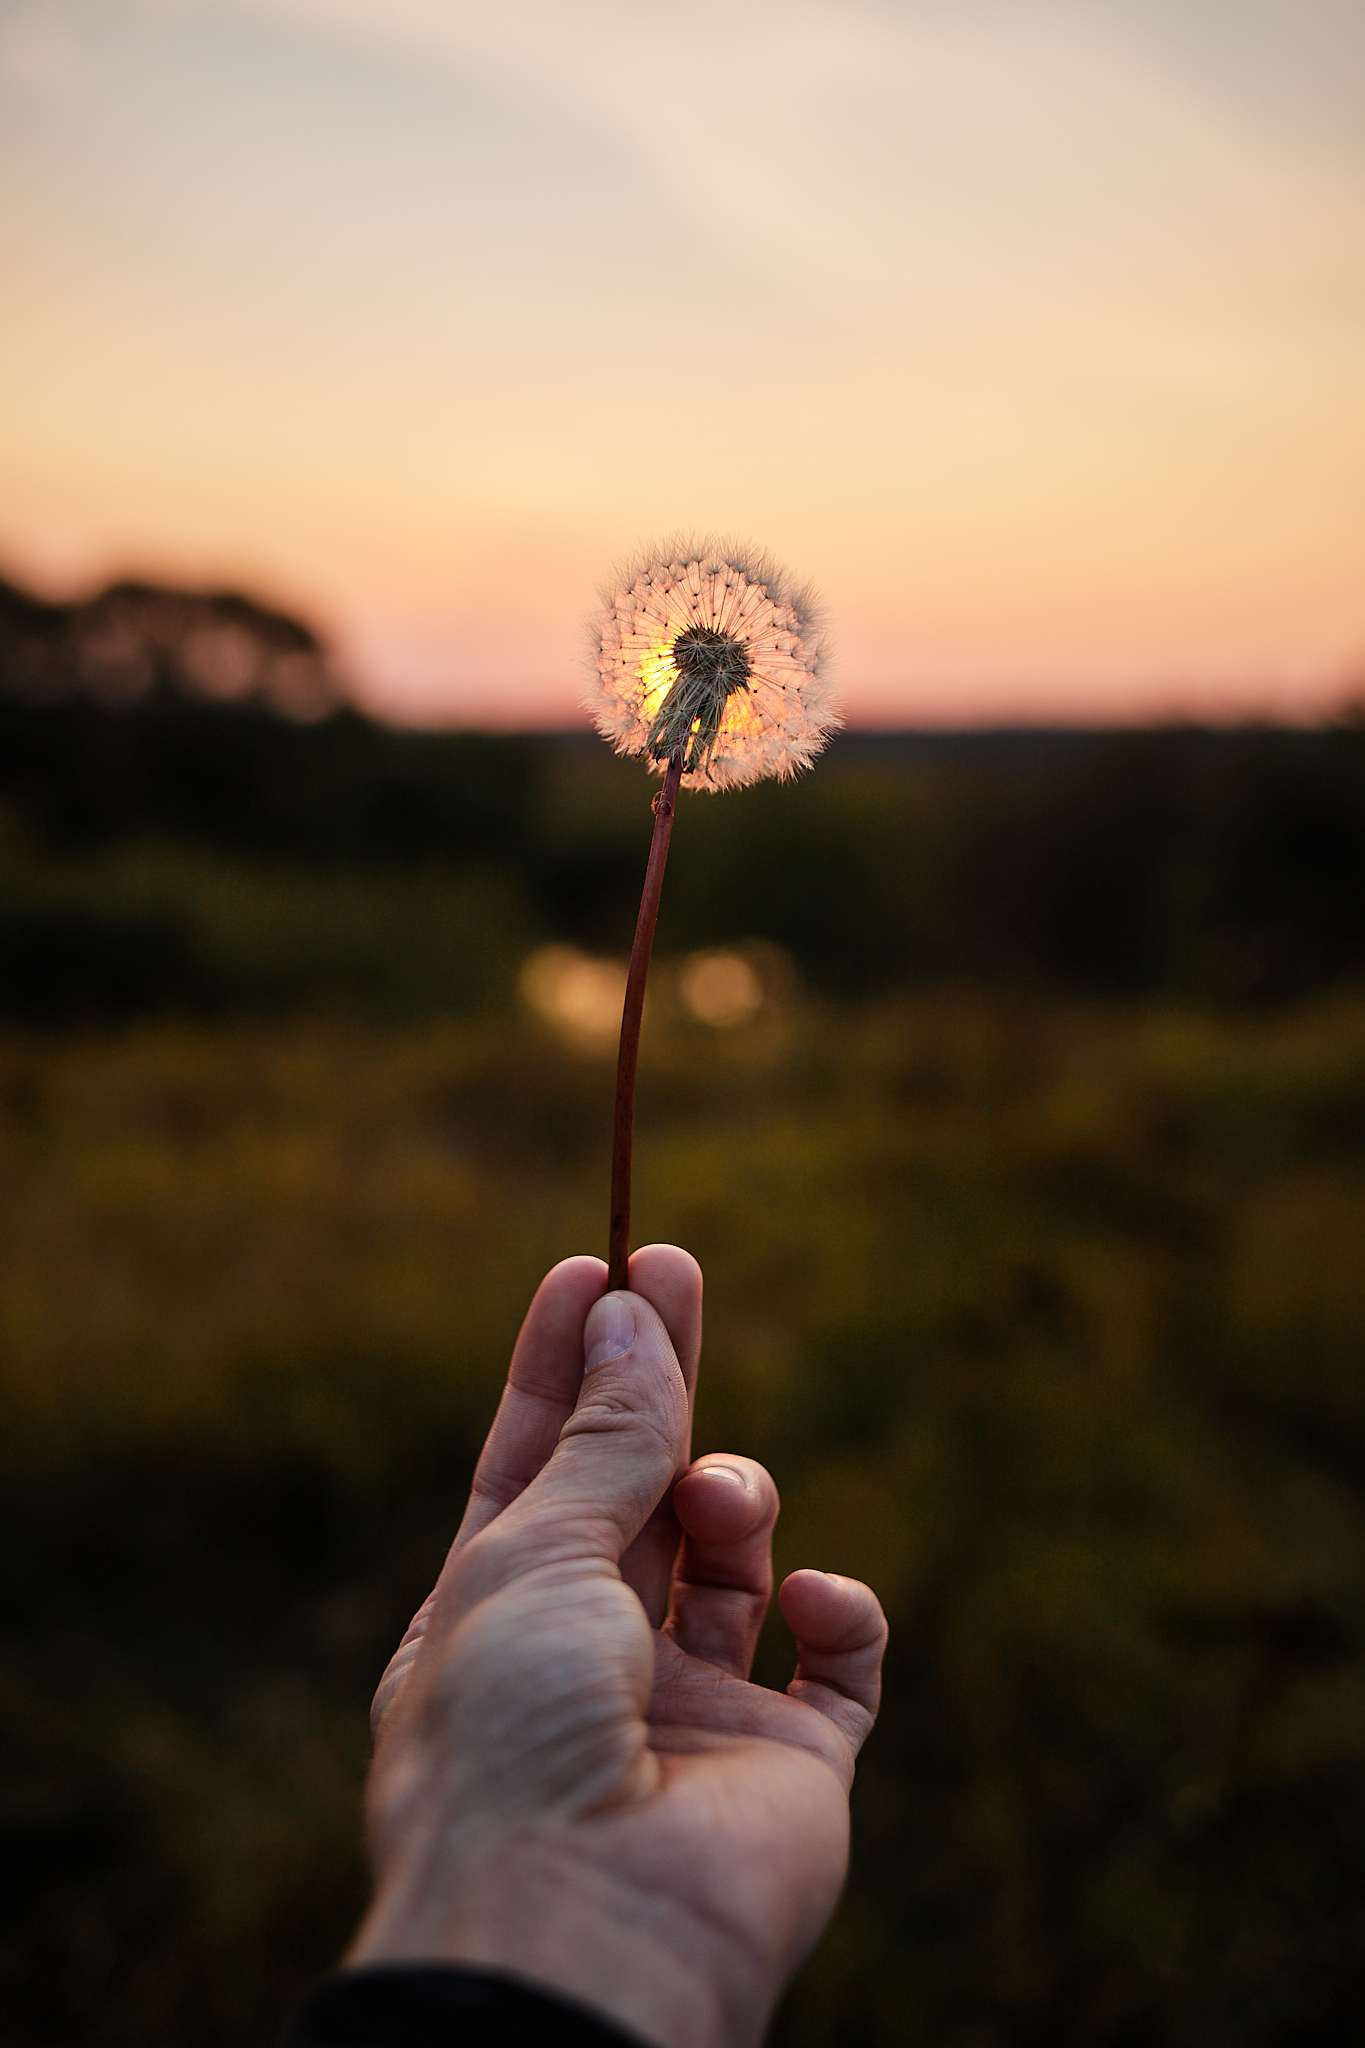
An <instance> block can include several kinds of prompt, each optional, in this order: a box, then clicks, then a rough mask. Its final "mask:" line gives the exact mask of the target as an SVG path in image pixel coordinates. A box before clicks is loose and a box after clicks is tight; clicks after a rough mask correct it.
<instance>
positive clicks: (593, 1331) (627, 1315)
mask: <svg viewBox="0 0 1365 2048" xmlns="http://www.w3.org/2000/svg"><path fill="white" fill-rule="evenodd" d="M634 1342H635V1311H634V1309H633V1308H632V1307H631V1305H630V1303H629V1302H628V1301H623V1300H622V1298H621V1296H620V1295H619V1294H604V1295H603V1297H602V1299H601V1300H600V1301H597V1302H594V1303H593V1305H592V1307H591V1309H590V1310H589V1311H588V1320H587V1323H586V1325H585V1326H584V1330H583V1370H584V1372H595V1371H596V1369H597V1367H598V1366H599V1365H605V1364H606V1363H607V1361H608V1360H609V1359H612V1358H619V1357H620V1356H621V1354H622V1352H623V1351H629V1349H630V1347H631V1345H632V1344H633V1343H634Z"/></svg>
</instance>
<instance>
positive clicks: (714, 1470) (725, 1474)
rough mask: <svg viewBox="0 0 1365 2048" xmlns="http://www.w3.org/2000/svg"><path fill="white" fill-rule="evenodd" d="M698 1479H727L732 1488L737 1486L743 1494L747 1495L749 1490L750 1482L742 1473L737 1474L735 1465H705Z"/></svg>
mask: <svg viewBox="0 0 1365 2048" xmlns="http://www.w3.org/2000/svg"><path fill="white" fill-rule="evenodd" d="M698 1477H699V1478H702V1479H708V1478H715V1479H726V1480H728V1481H729V1483H730V1485H731V1486H737V1487H738V1488H739V1489H740V1491H741V1493H747V1492H748V1490H749V1482H748V1480H747V1479H746V1478H745V1477H744V1474H743V1473H742V1472H737V1471H736V1470H735V1468H734V1466H733V1465H703V1466H702V1468H701V1471H700V1473H699V1474H698Z"/></svg>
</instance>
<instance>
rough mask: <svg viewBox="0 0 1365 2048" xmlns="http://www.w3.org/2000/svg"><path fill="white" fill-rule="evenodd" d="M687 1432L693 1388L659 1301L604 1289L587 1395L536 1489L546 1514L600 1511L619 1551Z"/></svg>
mask: <svg viewBox="0 0 1365 2048" xmlns="http://www.w3.org/2000/svg"><path fill="white" fill-rule="evenodd" d="M687 1436H688V1412H687V1388H686V1386H685V1384H684V1382H683V1376H682V1370H681V1368H680V1366H679V1364H678V1360H677V1357H676V1355H675V1353H674V1350H673V1345H672V1342H671V1340H670V1338H669V1335H668V1332H667V1330H666V1329H665V1328H664V1326H663V1322H662V1320H661V1318H660V1317H659V1314H658V1312H657V1310H655V1309H654V1308H653V1307H652V1306H651V1305H650V1303H649V1302H647V1301H646V1300H645V1298H644V1296H643V1295H641V1294H631V1293H629V1292H627V1291H626V1290H625V1289H624V1288H623V1289H620V1290H618V1291H617V1292H616V1293H614V1294H604V1295H603V1296H602V1298H601V1300H600V1301H596V1302H594V1303H593V1305H592V1307H591V1309H590V1310H589V1311H588V1317H587V1321H586V1322H585V1324H584V1326H583V1384H582V1387H581V1388H580V1390H579V1396H578V1401H577V1403H576V1405H575V1407H574V1411H573V1413H572V1415H570V1417H569V1419H568V1421H567V1422H566V1423H565V1424H564V1427H563V1429H562V1430H561V1431H560V1433H559V1442H558V1443H557V1445H556V1446H555V1449H554V1451H553V1452H552V1454H551V1456H550V1458H549V1460H548V1461H547V1463H546V1464H545V1466H544V1468H543V1470H542V1471H541V1472H540V1474H539V1476H538V1477H537V1478H536V1479H535V1481H534V1482H533V1483H532V1485H531V1486H530V1487H529V1488H528V1489H527V1491H528V1495H530V1496H533V1497H535V1506H536V1508H537V1510H538V1511H539V1512H542V1513H550V1512H556V1511H564V1512H568V1513H581V1512H582V1511H583V1510H585V1509H586V1510H588V1511H590V1512H591V1513H593V1514H594V1515H601V1516H602V1517H603V1519H604V1520H605V1521H607V1522H608V1523H610V1525H611V1528H612V1530H613V1531H614V1538H615V1541H614V1550H613V1554H614V1555H615V1556H619V1555H620V1552H621V1551H622V1550H624V1549H625V1547H626V1545H627V1544H628V1543H631V1542H633V1541H634V1539H635V1537H636V1536H638V1534H639V1533H640V1530H641V1529H642V1528H643V1527H644V1525H645V1523H646V1522H647V1521H648V1519H649V1517H650V1515H651V1514H652V1513H653V1512H654V1509H655V1508H656V1507H657V1506H658V1504H659V1502H660V1501H661V1500H662V1498H663V1496H664V1494H665V1493H666V1492H667V1491H668V1489H669V1487H670V1486H671V1485H672V1483H673V1480H674V1479H675V1478H676V1477H677V1475H678V1471H679V1467H680V1464H681V1461H682V1460H683V1458H684V1456H685V1454H686V1448H687Z"/></svg>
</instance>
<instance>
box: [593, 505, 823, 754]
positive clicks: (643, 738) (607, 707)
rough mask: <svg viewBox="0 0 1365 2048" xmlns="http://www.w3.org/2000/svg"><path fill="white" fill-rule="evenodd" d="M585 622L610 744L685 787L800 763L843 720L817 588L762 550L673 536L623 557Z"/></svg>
mask: <svg viewBox="0 0 1365 2048" xmlns="http://www.w3.org/2000/svg"><path fill="white" fill-rule="evenodd" d="M602 600H603V607H602V610H601V612H600V613H599V615H598V616H597V617H596V618H595V619H594V621H593V625H592V648H591V658H592V663H593V668H594V671H595V678H596V679H595V682H594V686H593V691H592V698H591V709H592V711H593V714H594V716H595V718H596V721H597V729H598V731H599V732H600V733H601V734H602V736H603V738H604V739H608V740H610V741H611V743H612V745H613V746H614V747H615V749H616V751H617V753H618V754H643V755H644V756H646V757H647V758H648V760H649V761H650V762H651V763H652V764H653V766H654V767H655V768H656V769H657V770H659V771H661V772H666V771H667V768H668V764H669V763H670V762H671V761H672V760H673V758H674V757H675V755H676V756H679V757H680V758H681V760H682V774H681V781H682V784H683V786H684V788H687V789H711V790H719V789H733V788H736V787H738V785H739V784H741V783H745V782H761V781H762V780H763V779H764V777H765V776H769V775H776V776H779V777H781V776H788V775H795V774H797V773H798V772H799V771H800V770H801V769H802V768H809V766H810V764H811V762H812V761H813V760H814V758H815V756H816V755H817V754H818V753H819V751H820V749H821V747H822V746H823V745H824V743H825V741H826V740H827V739H828V737H829V735H830V733H831V732H833V731H834V730H835V728H836V727H837V726H838V724H839V718H838V714H837V713H836V711H835V709H834V692H833V689H832V687H831V684H830V682H829V678H828V675H827V673H826V667H827V649H826V645H825V640H824V635H823V633H822V631H821V624H822V621H821V613H820V607H819V605H818V604H817V602H816V599H815V596H814V594H813V592H812V591H811V590H810V589H809V588H806V589H800V588H798V587H797V586H796V585H794V584H793V582H792V580H791V578H790V577H788V576H787V575H786V574H785V573H784V572H783V571H782V570H781V569H779V568H778V567H777V565H776V564H775V563H774V562H771V561H770V560H769V559H768V557H767V556H766V555H761V554H758V553H756V552H755V551H754V550H753V549H751V548H739V547H735V546H733V545H732V544H731V543H730V542H728V541H713V540H704V541H701V542H699V543H698V542H695V541H690V540H675V541H670V542H668V543H667V544H666V545H665V546H664V547H662V548H659V549H658V550H651V551H650V552H649V553H647V554H644V555H641V556H638V557H637V558H636V559H635V560H634V561H632V562H629V563H627V564H626V565H625V566H624V567H623V569H622V570H621V572H620V573H619V575H618V576H617V577H616V578H615V579H614V580H613V582H612V583H610V584H609V585H608V586H607V587H606V588H605V589H604V590H603V592H602Z"/></svg>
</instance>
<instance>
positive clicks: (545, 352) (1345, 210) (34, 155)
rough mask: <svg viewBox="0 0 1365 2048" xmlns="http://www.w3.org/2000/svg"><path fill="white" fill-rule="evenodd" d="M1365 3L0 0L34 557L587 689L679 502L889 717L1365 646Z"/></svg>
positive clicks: (1035, 710) (48, 570)
mask: <svg viewBox="0 0 1365 2048" xmlns="http://www.w3.org/2000/svg"><path fill="white" fill-rule="evenodd" d="M1362 108H1365V6H1363V5H1361V4H1360V0H722V4H713V0H694V4H692V5H690V6H686V7H682V6H672V5H670V6H664V5H657V4H654V0H0V573H3V574H8V575H10V576H12V577H15V576H17V577H19V578H21V579H28V580H33V581H36V582H37V583H39V584H40V586H41V587H43V588H44V589H47V590H51V591H54V592H57V591H59V592H67V591H73V590H84V589H88V588H89V587H91V586H92V584H93V583H94V582H96V581H97V580H98V579H100V578H102V577H104V576H106V575H109V574H112V573H137V574H142V575H153V576H157V577H165V578H172V579H176V580H190V581H194V582H198V583H203V582H211V583H213V584H222V583H235V584H238V585H242V586H245V587H247V588H249V589H251V590H253V591H254V592H257V593H259V594H261V595H264V596H266V597H267V598H270V599H273V600H274V601H277V602H280V603H283V604H285V605H288V606H291V607H294V608H297V609H301V610H302V611H303V612H304V613H305V614H307V615H309V616H311V617H313V618H314V619H315V620H316V621H317V622H318V623H319V624H320V625H321V626H322V627H323V628H324V629H325V630H327V631H328V632H330V633H333V634H334V635H335V636H336V637H337V638H338V641H339V644H340V645H341V647H342V649H343V651H344V654H345V658H346V660H347V662H348V664H349V666H350V668H351V670H352V672H353V673H354V675H355V676H356V678H357V682H358V685H359V687H360V689H361V691H362V694H363V695H364V697H365V699H366V701H368V702H369V703H371V704H372V705H376V706H378V707H380V708H383V709H386V710H388V711H390V712H392V713H394V714H395V715H399V716H404V717H409V718H416V717H439V718H441V719H443V720H447V721H452V720H453V721H458V722H462V723H473V724H480V725H494V726H502V725H509V724H517V723H549V724H555V725H562V724H566V723H570V722H572V721H574V719H575V718H576V717H577V715H578V714H577V710H576V706H577V701H578V698H579V695H580V694H581V691H582V687H583V674H582V664H581V651H580V642H581V638H582V620H583V617H584V614H585V612H586V611H587V610H588V609H589V608H590V606H591V602H592V593H593V589H594V586H595V585H596V584H597V583H598V582H599V581H600V580H601V578H602V576H603V574H604V573H605V572H606V570H607V569H608V567H609V565H610V564H611V563H612V561H613V560H614V559H616V558H618V557H620V556H621V555H623V554H628V553H630V552H631V551H633V550H634V549H635V547H636V546H637V544H639V543H641V542H644V541H647V540H649V539H650V538H651V537H653V536H662V535H665V534H668V533H671V532H673V531H675V530H677V529H701V530H705V529H712V530H718V531H720V532H723V533H735V534H738V535H740V536H744V537H749V538H752V539H753V540H755V541H756V542H758V543H759V544H761V545H762V546H764V547H766V548H768V549H770V550H771V551H772V552H773V553H774V554H775V555H777V556H778V557H779V559H783V560H785V561H786V562H788V563H789V564H790V565H791V567H792V568H793V569H794V570H796V571H797V572H798V573H799V574H800V575H801V576H803V577H804V576H809V577H811V578H813V579H814V580H815V582H816V583H817V584H818V585H819V586H820V588H821V589H822V591H823V593H824V595H825V598H826V600H827V602H828V605H829V609H830V613H831V619H832V624H833V629H834V635H835V639H836V644H837V646H838V649H839V654H840V664H839V665H840V672H841V674H842V676H843V679H844V683H845V690H846V698H847V708H848V711H849V714H850V716H851V718H852V719H853V720H854V721H855V722H861V723H872V724H884V725H910V724H915V723H920V722H932V723H935V724H958V723H961V724H968V723H980V722H982V721H985V720H1009V721H1017V720H1046V719H1054V718H1063V719H1084V720H1089V719H1104V720H1113V719H1123V718H1130V717H1138V718H1154V717H1161V716H1169V715H1197V716H1212V717H1218V718H1225V717H1231V716H1239V715H1245V714H1247V713H1265V712H1270V713H1273V714H1276V715H1283V716H1289V717H1294V718H1312V717H1316V716H1321V715H1323V713H1324V712H1325V711H1326V710H1328V709H1330V707H1331V706H1332V705H1334V704H1336V703H1338V702H1340V701H1341V700H1342V699H1343V697H1344V695H1345V694H1346V692H1347V689H1348V687H1349V686H1350V685H1351V684H1352V683H1353V682H1354V684H1355V686H1356V690H1357V693H1359V692H1360V690H1361V688H1362V685H1365V118H1362V111H1361V110H1362Z"/></svg>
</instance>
